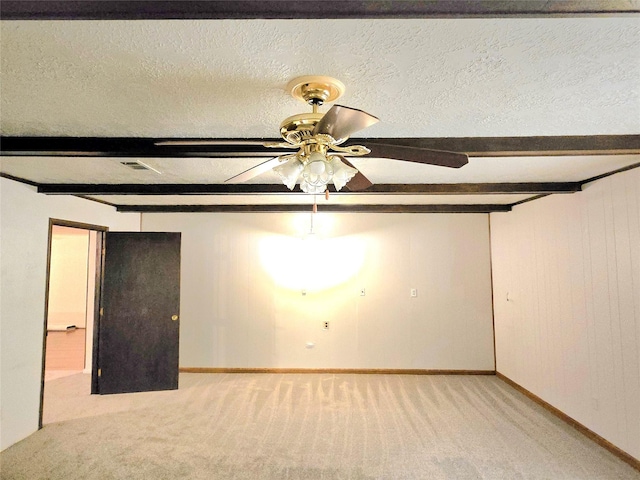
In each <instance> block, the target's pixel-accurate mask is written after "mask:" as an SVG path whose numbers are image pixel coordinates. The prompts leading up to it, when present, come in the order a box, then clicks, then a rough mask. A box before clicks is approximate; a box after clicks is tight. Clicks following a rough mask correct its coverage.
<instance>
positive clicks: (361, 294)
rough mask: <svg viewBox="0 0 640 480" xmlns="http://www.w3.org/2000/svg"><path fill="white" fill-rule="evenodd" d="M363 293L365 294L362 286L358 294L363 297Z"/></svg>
mask: <svg viewBox="0 0 640 480" xmlns="http://www.w3.org/2000/svg"><path fill="white" fill-rule="evenodd" d="M364 294H365V291H364V287H362V288H361V289H360V296H361V297H364Z"/></svg>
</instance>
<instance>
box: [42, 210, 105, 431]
mask: <svg viewBox="0 0 640 480" xmlns="http://www.w3.org/2000/svg"><path fill="white" fill-rule="evenodd" d="M106 231H107V227H102V226H99V225H88V224H83V223H77V222H68V221H65V220H58V219H51V220H50V221H49V245H48V256H47V258H48V260H47V288H46V299H45V319H44V339H43V359H42V360H43V361H42V388H41V397H40V422H39V426H40V428H41V427H42V424H43V416H44V392H45V388H46V386H47V383H48V382H53V381H56V380H59V379H61V378H63V377H65V376H69V375H76V374H85V375H87V378H90V374H91V372H92V367H93V363H94V361H93V358H94V337H95V329H94V324H95V319H96V314H97V313H98V304H99V293H100V283H101V272H102V251H101V250H102V240H103V235H104V232H106Z"/></svg>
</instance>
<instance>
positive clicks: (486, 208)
mask: <svg viewBox="0 0 640 480" xmlns="http://www.w3.org/2000/svg"><path fill="white" fill-rule="evenodd" d="M117 209H118V211H119V212H143V213H162V212H165V213H188V212H222V213H240V212H245V213H246V212H310V211H311V209H312V206H311V205H309V204H302V205H118V206H117ZM510 210H511V205H459V204H456V205H335V204H334V205H321V206H318V211H319V212H333V213H352V212H358V213H490V212H508V211H510Z"/></svg>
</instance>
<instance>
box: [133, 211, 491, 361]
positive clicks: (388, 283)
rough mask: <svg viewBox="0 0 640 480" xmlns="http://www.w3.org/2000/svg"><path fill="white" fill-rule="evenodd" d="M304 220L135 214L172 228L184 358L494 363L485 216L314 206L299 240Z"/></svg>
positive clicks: (149, 226) (154, 227) (150, 226)
mask: <svg viewBox="0 0 640 480" xmlns="http://www.w3.org/2000/svg"><path fill="white" fill-rule="evenodd" d="M309 223H310V214H307V213H305V214H289V213H287V214H283V213H255V214H242V215H237V214H235V215H234V214H226V213H211V214H207V213H194V214H143V216H142V229H143V230H147V231H179V232H182V279H181V282H182V295H181V330H180V336H181V349H180V365H181V366H183V367H300V368H404V369H409V368H419V369H473V370H493V368H494V359H493V331H492V310H491V280H490V260H489V231H488V216H487V215H482V214H453V215H452V214H448V215H447V214H431V215H428V214H427V215H425V214H361V213H353V214H347V213H344V214H328V213H319V214H318V215H317V216H316V219H315V230H316V232H317V234H318V236H320V237H321V238H320V239H319V240H317V241H303V240H302V237H303V235H304V233H305V231H308V229H309ZM361 288H365V296H360V289H361ZM411 288H416V289H417V291H418V296H417V297H415V298H411V297H410V289H411ZM303 289H306V291H307V294H306V295H302V290H303ZM324 321H329V322H330V327H329V329H328V330H323V328H322V324H323V322H324ZM308 343H312V344H314V346H313V348H307V347H308Z"/></svg>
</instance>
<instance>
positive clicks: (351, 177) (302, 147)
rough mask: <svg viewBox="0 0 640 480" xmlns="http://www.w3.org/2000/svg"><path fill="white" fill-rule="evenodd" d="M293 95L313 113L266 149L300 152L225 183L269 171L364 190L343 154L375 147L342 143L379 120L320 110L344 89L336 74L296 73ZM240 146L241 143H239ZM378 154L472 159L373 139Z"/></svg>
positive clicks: (310, 183)
mask: <svg viewBox="0 0 640 480" xmlns="http://www.w3.org/2000/svg"><path fill="white" fill-rule="evenodd" d="M287 90H288V91H289V93H290V94H291V95H292V96H293V98H295V99H297V100H300V101H302V102H304V103H306V104H308V105H311V110H312V111H311V112H307V113H300V114H297V115H292V116H290V117H288V118H286V119H285V120H284V121H283V122H282V123H281V124H280V135H281V136H282V138H283V140H284V141H283V142H265V143H263V144H262V145H263V146H264V147H266V148H278V149H283V148H286V149H293V150H297V152H296V153H291V154H286V155H281V156H278V157H275V158H272V159H270V160H267V161H266V162H262V163H260V164H258V165H256V166H254V167H252V168H250V169H248V170H245V171H244V172H242V173H240V174H238V175H235V176H233V177H231V178H229V179H227V180H225V183H240V182H244V181H246V180H249V179H251V178H253V177H256V176H258V175H260V174H262V173H264V172H267V171H269V170H271V169H273V171H274V172H275V173H277V174H278V175H279V176H280V178H281V179H282V183H284V185H286V186H287V188H289V189H290V190H293V189H294V188H295V186H296V184H298V183H299V184H300V189H301V190H302V191H303V192H305V193H311V194H317V193H324V192H326V191H328V190H327V185H329V184H331V183H333V185H334V186H335V189H336V190H338V191H339V190H340V189H342V188H343V187H345V186H346V187H347V188H348V189H349V190H351V191H358V190H365V189H367V188H369V187H370V186H371V185H372V183H371V182H370V181H369V180H368V179H367V178H366V177H365V176H364V175H363V174H362V173H361V172H359V171H358V170H357V169H356V168H355V167H354V166H353V165H351V163H349V161H348V160H347V159H346V158H345V156H347V157H348V156H362V155H367V154H369V153H372V150H371V149H369V148H367V147H364V146H362V145H348V146H341V145H342V144H343V143H344V142H346V141H347V140H348V139H349V137H350V136H351V135H352V134H353V133H355V132H358V131H360V130H363V129H365V128H367V127H370V126H371V125H374V124H375V123H377V122H378V119H377V118H376V117H374V116H373V115H370V114H368V113H367V112H364V111H362V110H358V109H356V108H350V107H345V106H342V105H333V106H332V107H331V108H330V109H329V110H328V111H327V112H326V113H324V114H322V113H319V112H318V107H319V106H321V105H323V104H324V103H325V102H333V101H335V100H337V99H338V98H340V97H341V96H342V94H343V93H344V91H345V86H344V84H343V83H342V82H341V81H339V80H336V79H335V78H331V77H326V76H318V75H307V76H303V77H297V78H294V79H293V80H291V81H290V82H289V83H288V84H287ZM207 143H208V144H211V145H216V144H217V141H216V140H211V141H197V142H196V143H194V142H193V141H189V140H186V141H181V140H173V141H163V142H159V143H158V145H171V146H175V145H181V146H190V145H195V144H197V145H206V144H207ZM238 143H239V144H241V143H242V141H239V142H238ZM372 143H373V145H372V149H373V153H374V155H376V157H378V158H390V159H395V160H400V161H407V162H414V163H424V164H432V165H439V166H445V167H451V168H459V167H461V166H463V165H465V164H466V163H468V161H469V160H468V157H467V155H466V154H464V153H456V152H441V151H435V150H429V149H425V148H419V147H408V146H405V145H390V144H389V145H388V144H384V143H380V142H376V141H375V140H372Z"/></svg>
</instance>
